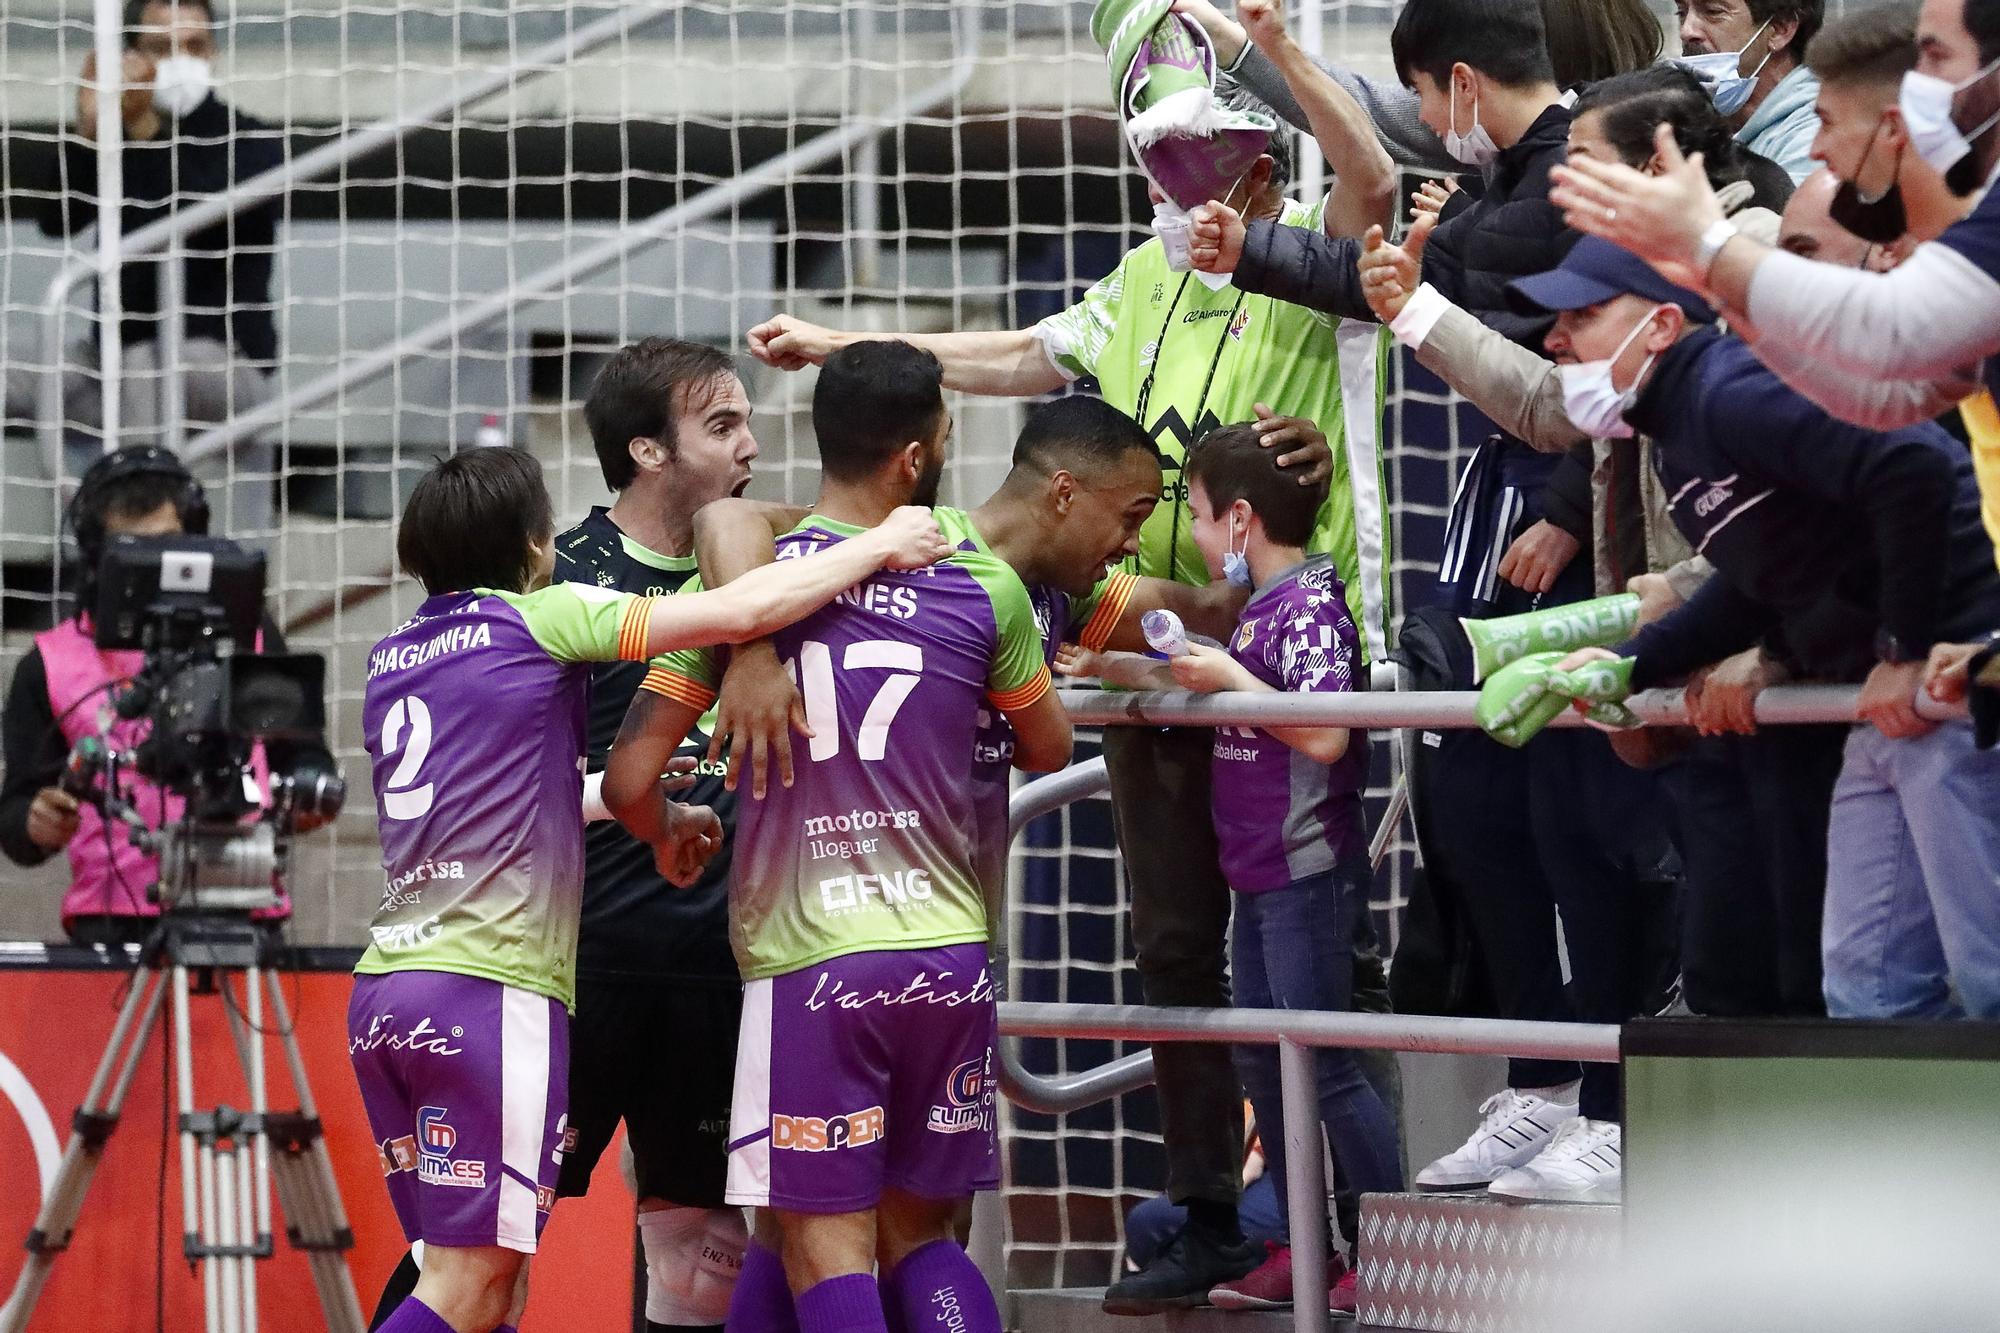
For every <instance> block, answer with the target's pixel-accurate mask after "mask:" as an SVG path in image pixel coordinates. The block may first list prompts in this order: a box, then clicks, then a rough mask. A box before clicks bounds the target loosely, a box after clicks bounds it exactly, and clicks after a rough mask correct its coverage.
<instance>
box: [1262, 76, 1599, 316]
mask: <svg viewBox="0 0 2000 1333" xmlns="http://www.w3.org/2000/svg"><path fill="white" fill-rule="evenodd" d="M1569 121H1570V114H1569V110H1568V108H1566V107H1563V106H1561V105H1551V106H1550V107H1549V108H1548V109H1547V110H1545V111H1543V112H1542V114H1541V115H1540V116H1538V117H1536V118H1535V122H1534V123H1533V124H1532V125H1530V126H1529V127H1528V132H1527V133H1526V134H1524V135H1522V136H1521V140H1520V142H1519V143H1516V144H1514V145H1513V146H1512V147H1510V148H1507V149H1505V150H1503V151H1502V152H1501V154H1500V156H1499V157H1498V158H1496V159H1495V160H1494V163H1493V167H1492V170H1491V171H1490V172H1488V174H1487V176H1486V179H1485V181H1484V188H1483V189H1480V190H1479V191H1478V197H1477V198H1476V199H1473V200H1472V201H1470V202H1469V203H1467V204H1466V205H1464V206H1461V207H1459V208H1457V209H1455V210H1448V213H1449V215H1448V216H1447V217H1446V218H1445V220H1444V221H1443V222H1441V223H1439V225H1438V229H1437V230H1436V231H1435V232H1433V233H1432V235H1431V239H1430V244H1429V245H1428V246H1427V247H1426V248H1425V250H1424V280H1425V281H1426V282H1428V283H1430V284H1431V285H1432V286H1433V287H1436V288H1437V289H1438V290H1439V291H1440V292H1443V293H1444V294H1445V296H1447V297H1448V298H1450V300H1451V301H1452V303H1453V304H1455V305H1458V306H1461V307H1463V308H1464V309H1466V310H1468V311H1470V312H1471V313H1472V314H1473V315H1475V316H1477V317H1478V319H1479V322H1480V323H1482V324H1484V325H1486V326H1487V327H1488V328H1491V329H1494V330H1496V331H1497V332H1499V333H1501V334H1504V335H1505V336H1506V337H1507V338H1509V339H1511V340H1512V341H1514V342H1517V343H1520V344H1522V345H1523V346H1526V347H1532V348H1535V349H1537V350H1539V349H1540V347H1541V343H1542V338H1543V337H1544V336H1545V335H1546V334H1547V333H1548V331H1549V328H1550V326H1551V325H1553V324H1554V322H1555V320H1554V318H1553V317H1552V316H1549V315H1546V314H1526V313H1522V312H1521V311H1519V310H1516V309H1515V308H1514V307H1513V306H1511V305H1510V304H1509V303H1508V301H1507V296H1506V289H1507V284H1508V283H1510V282H1512V281H1513V280H1514V279H1516V278H1523V277H1527V276H1528V275H1530V274H1534V273H1545V272H1547V271H1548V270H1549V269H1552V268H1554V267H1555V266H1556V265H1557V264H1559V263H1561V262H1562V258H1563V256H1564V255H1566V254H1568V253H1569V248H1570V246H1572V245H1574V244H1575V243H1576V233H1575V232H1573V231H1571V230H1570V229H1569V228H1568V227H1566V226H1565V225H1564V224H1563V220H1562V213H1561V212H1560V211H1559V210H1558V209H1557V208H1556V207H1555V206H1554V205H1552V204H1551V203H1549V172H1550V170H1551V169H1552V168H1554V167H1556V166H1559V165H1561V163H1562V161H1563V159H1564V157H1565V156H1566V155H1567V153H1568V151H1569ZM1360 256H1361V242H1360V241H1358V240H1356V239H1355V238H1353V237H1351V236H1342V237H1329V236H1327V235H1325V234H1324V233H1322V232H1318V231H1309V230H1306V229H1304V228H1301V227H1286V226H1282V225H1280V224H1278V223H1274V222H1268V221H1257V222H1252V223H1251V224H1250V225H1249V235H1248V237H1247V239H1246V240H1245V241H1244V244H1243V258H1242V260H1241V261H1240V262H1239V263H1238V264H1237V267H1236V272H1235V273H1234V274H1233V275H1232V276H1231V281H1232V282H1234V284H1235V285H1236V286H1237V287H1238V288H1240V289H1242V290H1243V291H1246V292H1261V293H1263V294H1264V295H1267V296H1275V297H1277V298H1278V299H1279V300H1281V301H1290V302H1292V303H1293V304H1295V305H1303V306H1310V307H1311V308H1313V309H1315V310H1325V311H1328V312H1330V313H1333V314H1336V315H1343V316H1345V317H1347V318H1349V319H1365V320H1373V319H1374V318H1375V315H1374V313H1373V312H1372V311H1370V310H1369V308H1368V301H1367V298H1366V297H1365V296H1363V294H1362V291H1361V275H1360V272H1359V270H1358V269H1357V267H1356V266H1357V264H1358V262H1359V260H1360Z"/></svg>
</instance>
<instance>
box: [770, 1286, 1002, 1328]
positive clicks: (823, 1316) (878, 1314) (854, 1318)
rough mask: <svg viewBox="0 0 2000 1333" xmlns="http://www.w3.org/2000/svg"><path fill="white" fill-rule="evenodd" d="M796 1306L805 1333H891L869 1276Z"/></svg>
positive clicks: (814, 1292)
mask: <svg viewBox="0 0 2000 1333" xmlns="http://www.w3.org/2000/svg"><path fill="white" fill-rule="evenodd" d="M796 1304H797V1306H798V1310H799V1328H800V1330H801V1333H889V1326H888V1325H887V1324H885V1323H883V1322H882V1298H881V1297H880V1296H877V1295H876V1294H875V1279H874V1278H872V1277H870V1276H868V1274H866V1273H849V1274H848V1275H847V1276H846V1277H830V1278H828V1279H827V1280H826V1281H824V1282H822V1283H820V1284H819V1285H818V1286H815V1287H809V1288H807V1289H806V1290H805V1291H803V1292H801V1293H799V1297H798V1300H797V1302H796ZM730 1313H731V1314H734V1313H735V1311H734V1310H733V1309H732V1310H731V1311H730ZM994 1328H995V1329H996V1330H997V1329H998V1328H999V1325H998V1324H995V1325H994Z"/></svg>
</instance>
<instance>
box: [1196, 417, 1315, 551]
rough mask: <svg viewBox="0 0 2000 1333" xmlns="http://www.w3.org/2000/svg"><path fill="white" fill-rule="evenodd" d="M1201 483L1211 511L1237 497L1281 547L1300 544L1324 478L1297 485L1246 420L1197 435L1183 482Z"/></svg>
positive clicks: (1307, 533) (1218, 510) (1312, 519)
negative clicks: (1313, 482)
mask: <svg viewBox="0 0 2000 1333" xmlns="http://www.w3.org/2000/svg"><path fill="white" fill-rule="evenodd" d="M1196 482H1200V483H1201V488H1202V490H1204V491H1206V492H1207V493H1208V503H1209V505H1210V506H1211V507H1212V508H1211V512H1212V513H1215V514H1219V513H1221V512H1222V511H1223V510H1225V509H1227V508H1228V507H1229V506H1230V505H1233V504H1235V503H1236V502H1237V501H1238V500H1248V501H1249V502H1250V512H1251V513H1253V514H1255V515H1256V516H1257V517H1258V518H1260V519H1262V520H1264V531H1265V532H1266V533H1268V534H1269V535H1270V538H1271V540H1272V541H1274V542H1277V543H1278V544H1279V545H1281V546H1304V545H1305V544H1306V543H1307V542H1308V541H1310V540H1311V539H1312V534H1313V526H1314V525H1315V524H1317V523H1318V522H1319V511H1320V506H1322V505H1324V504H1325V503H1326V482H1325V481H1324V480H1322V481H1321V482H1320V483H1319V484H1318V485H1317V486H1301V485H1299V474H1298V473H1296V472H1288V471H1286V470H1285V469H1283V468H1281V467H1279V466H1278V451H1277V450H1276V449H1266V448H1265V447H1264V446H1263V445H1262V444H1260V443H1258V440H1257V431H1256V428H1255V427H1254V426H1252V425H1251V424H1250V423H1249V422H1247V421H1244V422H1239V423H1237V424H1236V425H1233V426H1223V427H1221V428H1219V429H1217V430H1212V431H1210V432H1209V433H1208V434H1206V435H1204V436H1202V437H1201V439H1200V441H1198V442H1197V443H1196V444H1195V446H1194V448H1192V449H1190V450H1188V455H1187V483H1188V485H1189V486H1190V487H1192V486H1193V485H1194V484H1195V483H1196Z"/></svg>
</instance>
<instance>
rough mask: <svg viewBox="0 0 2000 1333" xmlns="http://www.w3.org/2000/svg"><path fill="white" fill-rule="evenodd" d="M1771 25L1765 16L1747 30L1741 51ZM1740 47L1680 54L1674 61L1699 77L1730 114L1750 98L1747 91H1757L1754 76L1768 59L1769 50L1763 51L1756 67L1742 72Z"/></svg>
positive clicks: (1719, 107)
mask: <svg viewBox="0 0 2000 1333" xmlns="http://www.w3.org/2000/svg"><path fill="white" fill-rule="evenodd" d="M1770 26H1771V21H1770V20H1769V19H1766V20H1764V22H1763V24H1762V25H1761V26H1759V27H1758V29H1757V31H1756V32H1753V33H1751V34H1750V40H1749V41H1748V42H1745V43H1744V45H1743V51H1748V50H1749V49H1750V48H1751V47H1752V46H1753V45H1755V44H1756V41H1757V39H1758V38H1759V37H1761V36H1763V34H1764V29H1765V28H1768V27H1770ZM1743 51H1711V52H1709V53H1708V54H1706V55H1699V56H1682V57H1681V58H1680V59H1678V60H1676V61H1675V62H1674V63H1675V64H1676V65H1679V66H1680V67H1681V68H1683V69H1685V70H1687V72H1688V73H1690V74H1692V75H1694V76H1695V77H1696V78H1697V79H1699V80H1701V86H1702V87H1703V88H1704V89H1706V90H1707V92H1708V98H1709V100H1710V101H1711V102H1713V103H1714V104H1715V109H1716V110H1717V111H1719V112H1721V113H1722V114H1723V115H1725V116H1733V115H1735V114H1736V113H1737V112H1739V111H1741V110H1742V109H1743V105H1744V103H1746V102H1748V101H1749V100H1750V94H1751V93H1753V92H1755V91H1757V76H1758V75H1759V74H1762V73H1763V72H1764V66H1765V65H1767V64H1769V63H1770V62H1771V52H1769V51H1766V52H1765V53H1764V58H1763V59H1762V60H1760V61H1758V62H1757V68H1755V69H1753V70H1751V71H1750V72H1749V73H1748V74H1744V73H1742V72H1741V71H1742V69H1743Z"/></svg>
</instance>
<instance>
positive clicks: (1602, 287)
mask: <svg viewBox="0 0 2000 1333" xmlns="http://www.w3.org/2000/svg"><path fill="white" fill-rule="evenodd" d="M1614 296H1643V297H1645V298H1646V299H1647V300H1649V301H1657V302H1659V303H1660V304H1662V305H1677V306H1679V307H1680V308H1681V310H1682V311H1683V312H1684V313H1685V314H1686V315H1687V317H1688V318H1689V319H1690V320H1693V321H1694V322H1695V323H1697V324H1711V323H1714V322H1715V311H1714V309H1713V308H1711V307H1710V306H1709V304H1708V302H1706V301H1704V300H1702V299H1701V298H1700V297H1699V296H1696V295H1695V294H1694V293H1693V292H1691V291H1689V290H1688V289H1687V288H1685V287H1676V286H1675V285H1674V284H1673V283H1671V282H1668V281H1667V280H1666V279H1665V278H1663V277H1661V276H1660V275H1659V273H1658V272H1657V271H1656V270H1655V269H1654V268H1653V266H1652V265H1651V264H1648V263H1647V262H1646V261H1645V260H1643V259H1641V258H1639V256H1637V255H1635V254H1633V253H1632V252H1631V251H1630V250H1627V249H1624V248H1623V247H1621V246H1617V245H1613V244H1612V243H1611V242H1610V241H1607V240H1605V239H1604V238H1602V237H1600V236H1586V237H1584V238H1583V239H1582V240H1580V241H1578V242H1577V243H1576V244H1575V245H1573V246H1571V247H1570V252H1569V253H1568V254H1567V255H1565V256H1564V257H1563V262H1562V263H1561V264H1559V265H1557V266H1556V267H1555V268H1552V269H1550V270H1549V271H1548V272H1547V273H1537V274H1535V275H1534V276H1533V277H1531V278H1516V279H1515V280H1514V281H1513V282H1510V283H1508V284H1507V297H1508V300H1509V301H1510V302H1511V303H1512V304H1513V305H1514V307H1515V308H1516V309H1518V310H1520V311H1521V312H1522V313H1524V314H1539V313H1541V312H1543V311H1548V310H1583V309H1587V308H1588V307H1590V306H1594V305H1602V304H1603V303H1604V302H1606V301H1609V300H1610V299H1611V298H1612V297H1614Z"/></svg>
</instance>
